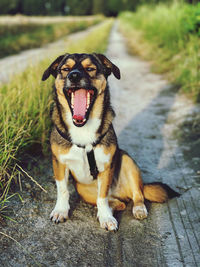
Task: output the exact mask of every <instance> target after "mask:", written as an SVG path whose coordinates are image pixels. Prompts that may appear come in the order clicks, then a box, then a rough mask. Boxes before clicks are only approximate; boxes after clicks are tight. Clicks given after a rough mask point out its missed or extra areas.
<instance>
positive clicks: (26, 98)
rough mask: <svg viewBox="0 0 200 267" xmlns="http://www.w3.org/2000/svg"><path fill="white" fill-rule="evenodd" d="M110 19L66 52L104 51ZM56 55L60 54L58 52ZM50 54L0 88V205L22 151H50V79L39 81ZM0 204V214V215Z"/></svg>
mask: <svg viewBox="0 0 200 267" xmlns="http://www.w3.org/2000/svg"><path fill="white" fill-rule="evenodd" d="M112 24H113V20H107V21H105V22H104V23H103V25H102V26H101V27H99V28H98V29H96V30H95V31H93V32H91V33H90V34H89V35H88V36H87V38H84V39H82V40H79V41H78V43H77V41H76V42H74V43H70V44H69V43H68V44H67V46H66V47H65V51H60V54H63V53H66V52H69V53H74V52H76V53H83V52H86V53H92V52H97V53H103V52H104V51H105V49H106V47H107V42H108V36H109V33H110V30H111V27H112ZM60 54H59V55H60ZM59 55H58V54H56V55H51V57H50V58H48V59H45V60H43V61H42V62H40V63H38V64H37V65H35V66H32V67H29V68H27V70H26V71H25V72H23V73H22V74H20V75H18V76H16V77H14V78H13V80H12V82H10V83H9V84H7V85H4V86H3V87H1V88H0V95H1V105H0V129H2V130H1V132H0V193H2V195H1V196H0V206H1V204H2V203H5V202H6V199H7V198H6V196H7V195H8V192H9V188H10V184H11V183H12V180H13V178H14V179H17V176H16V175H17V173H19V169H17V167H16V166H17V165H16V164H17V163H18V164H20V160H21V159H22V158H23V155H24V153H25V152H26V153H27V152H29V153H31V151H32V149H33V148H34V150H36V149H37V150H38V151H37V152H38V153H41V152H43V153H45V152H47V151H49V150H48V149H49V145H48V138H49V131H50V126H51V120H50V116H49V113H50V106H51V103H52V84H53V78H50V79H48V80H47V81H45V82H42V81H41V77H42V74H43V72H44V70H45V69H46V68H47V67H48V66H49V64H50V63H51V62H52V61H53V60H54V59H55V58H56V57H57V56H59ZM1 209H2V208H1V207H0V214H1Z"/></svg>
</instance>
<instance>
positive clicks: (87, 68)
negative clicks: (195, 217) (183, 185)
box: [42, 54, 178, 230]
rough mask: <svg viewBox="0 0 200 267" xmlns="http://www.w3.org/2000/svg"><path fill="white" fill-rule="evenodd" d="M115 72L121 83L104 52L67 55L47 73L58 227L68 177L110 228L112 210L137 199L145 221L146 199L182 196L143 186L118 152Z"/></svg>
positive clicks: (114, 226) (163, 188)
mask: <svg viewBox="0 0 200 267" xmlns="http://www.w3.org/2000/svg"><path fill="white" fill-rule="evenodd" d="M111 73H113V74H114V76H115V77H116V78H117V79H120V70H119V69H118V67H117V66H116V65H114V64H113V63H112V62H111V61H110V60H109V59H108V58H106V57H105V56H104V55H102V54H65V55H62V56H60V57H58V58H57V59H56V60H55V61H54V62H53V63H52V64H51V65H50V66H49V67H48V68H47V69H46V71H45V72H44V74H43V77H42V80H43V81H44V80H46V79H47V78H48V77H49V76H50V75H53V76H54V77H55V78H56V79H55V87H54V89H55V90H54V92H55V103H54V108H53V113H52V119H53V123H54V128H53V130H52V133H51V138H50V141H51V149H52V158H53V169H54V174H55V179H56V184H57V202H56V206H55V208H54V210H53V211H52V213H51V219H52V221H54V222H56V223H58V222H63V221H65V220H66V219H67V218H68V212H69V208H70V207H69V192H68V177H69V173H71V174H72V176H73V178H74V179H75V182H76V189H77V191H78V193H79V194H80V196H81V197H82V198H83V199H84V200H85V201H86V202H88V203H91V204H93V205H97V209H98V213H97V216H98V219H99V222H100V225H101V227H102V228H105V229H107V230H117V228H118V223H117V220H116V219H115V218H114V217H113V211H114V210H123V209H125V208H126V205H125V203H126V201H128V200H132V201H133V209H132V211H133V215H134V217H135V218H136V219H144V218H146V217H147V209H146V207H145V205H144V199H147V200H149V201H153V202H159V203H162V202H165V201H166V200H167V199H168V195H170V196H171V197H173V196H178V194H177V193H176V192H174V191H173V190H171V189H170V188H169V187H168V186H166V185H163V184H159V183H154V184H147V185H143V183H142V179H141V173H140V170H139V168H138V166H137V165H136V163H135V162H134V160H133V159H132V158H131V157H130V156H129V155H128V154H127V153H126V152H124V151H123V150H121V149H119V147H118V144H117V138H116V135H115V132H114V129H113V126H112V121H113V119H114V117H115V113H114V111H113V109H112V106H111V104H110V93H109V87H108V82H107V78H108V76H109V75H110V74H111ZM86 102H87V103H86ZM86 105H87V107H86ZM170 190H171V191H170ZM168 192H169V193H170V192H171V193H170V194H168Z"/></svg>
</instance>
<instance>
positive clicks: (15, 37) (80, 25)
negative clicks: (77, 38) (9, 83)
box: [0, 16, 103, 58]
mask: <svg viewBox="0 0 200 267" xmlns="http://www.w3.org/2000/svg"><path fill="white" fill-rule="evenodd" d="M102 20H103V17H101V16H96V17H94V19H92V20H88V19H84V18H83V19H82V20H80V21H76V20H74V21H68V22H59V23H58V22H57V23H52V24H44V23H43V24H38V23H22V24H14V25H13V24H10V25H3V24H0V36H1V38H0V58H1V57H5V56H8V55H11V54H15V53H18V52H20V51H22V50H24V49H30V48H35V47H39V46H41V45H44V44H46V43H49V42H52V41H54V40H57V39H58V38H61V37H63V36H66V35H67V34H69V33H72V32H76V31H80V30H84V29H86V28H87V27H89V26H91V25H94V24H97V23H99V22H100V21H102Z"/></svg>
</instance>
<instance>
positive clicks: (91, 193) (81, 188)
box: [76, 180, 126, 211]
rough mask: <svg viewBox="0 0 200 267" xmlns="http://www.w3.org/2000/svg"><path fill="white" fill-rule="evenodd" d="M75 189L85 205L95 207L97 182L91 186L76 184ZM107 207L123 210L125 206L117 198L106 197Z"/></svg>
mask: <svg viewBox="0 0 200 267" xmlns="http://www.w3.org/2000/svg"><path fill="white" fill-rule="evenodd" d="M76 189H77V192H78V193H79V195H80V196H81V197H82V199H83V200H85V201H86V202H87V203H89V204H92V205H97V196H98V187H97V180H95V181H93V182H92V183H91V184H80V183H77V184H76ZM108 203H109V207H111V209H112V210H113V211H114V210H124V209H125V208H126V205H125V203H124V202H122V201H120V200H119V199H117V198H114V197H112V196H108Z"/></svg>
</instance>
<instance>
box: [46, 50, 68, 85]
mask: <svg viewBox="0 0 200 267" xmlns="http://www.w3.org/2000/svg"><path fill="white" fill-rule="evenodd" d="M65 56H66V55H62V56H59V57H57V58H56V60H54V62H53V63H51V65H50V66H49V67H48V68H47V69H46V70H45V72H44V73H43V75H42V81H45V80H46V79H48V78H49V76H50V75H53V76H54V77H55V78H56V75H57V67H58V65H59V64H60V62H61V60H62V59H63V58H64V57H65Z"/></svg>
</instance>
